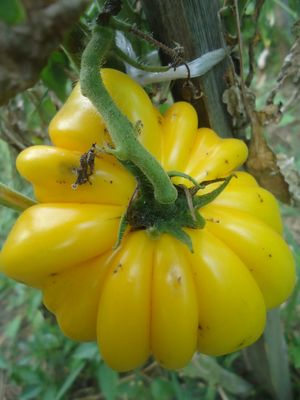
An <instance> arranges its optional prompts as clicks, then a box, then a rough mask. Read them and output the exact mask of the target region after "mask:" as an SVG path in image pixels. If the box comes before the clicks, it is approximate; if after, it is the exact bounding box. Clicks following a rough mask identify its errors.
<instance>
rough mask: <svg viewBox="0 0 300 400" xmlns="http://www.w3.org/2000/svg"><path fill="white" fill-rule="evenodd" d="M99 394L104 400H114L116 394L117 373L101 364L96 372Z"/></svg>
mask: <svg viewBox="0 0 300 400" xmlns="http://www.w3.org/2000/svg"><path fill="white" fill-rule="evenodd" d="M97 378H98V383H99V386H100V389H101V393H102V394H103V395H104V398H105V399H106V400H114V399H115V398H116V394H117V383H118V373H117V372H116V371H114V370H112V369H111V368H109V367H108V366H107V365H106V364H104V363H101V364H100V367H99V370H98V371H97Z"/></svg>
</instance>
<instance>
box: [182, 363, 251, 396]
mask: <svg viewBox="0 0 300 400" xmlns="http://www.w3.org/2000/svg"><path fill="white" fill-rule="evenodd" d="M180 374H181V375H183V376H184V377H189V378H202V379H203V380H205V381H206V382H207V383H209V385H219V386H221V387H223V388H224V389H225V390H226V391H227V392H229V393H231V394H234V395H236V396H245V395H249V394H250V393H251V392H252V390H253V387H252V385H250V383H248V382H247V381H245V380H244V379H243V378H241V377H240V376H238V375H236V374H234V373H233V372H230V371H227V370H226V369H225V368H223V367H222V366H221V365H219V364H218V362H217V361H216V360H215V359H214V358H212V357H209V356H204V355H201V356H200V355H197V356H195V357H194V359H193V361H192V362H191V363H190V364H189V365H188V366H187V367H186V368H184V369H183V370H182V371H181V373H180Z"/></svg>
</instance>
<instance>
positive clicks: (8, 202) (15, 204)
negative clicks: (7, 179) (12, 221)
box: [0, 183, 36, 211]
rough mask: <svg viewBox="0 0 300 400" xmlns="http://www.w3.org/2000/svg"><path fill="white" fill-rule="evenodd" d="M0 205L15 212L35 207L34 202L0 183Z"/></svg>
mask: <svg viewBox="0 0 300 400" xmlns="http://www.w3.org/2000/svg"><path fill="white" fill-rule="evenodd" d="M0 204H1V205H2V206H5V207H9V208H13V209H14V210H17V211H24V210H26V208H28V207H31V206H33V205H35V204H36V202H35V201H34V200H31V199H30V198H29V197H27V196H24V195H23V194H21V193H19V192H17V191H15V190H13V189H11V188H9V187H8V186H6V185H4V184H3V183H0Z"/></svg>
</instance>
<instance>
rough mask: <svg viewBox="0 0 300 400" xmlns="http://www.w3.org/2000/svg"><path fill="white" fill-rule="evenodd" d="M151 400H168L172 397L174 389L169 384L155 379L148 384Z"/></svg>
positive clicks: (160, 379) (163, 380)
mask: <svg viewBox="0 0 300 400" xmlns="http://www.w3.org/2000/svg"><path fill="white" fill-rule="evenodd" d="M150 390H151V395H152V398H153V400H169V399H172V398H173V397H174V389H173V385H172V383H171V382H169V381H167V380H165V379H162V378H156V379H154V380H153V381H152V382H151V384H150Z"/></svg>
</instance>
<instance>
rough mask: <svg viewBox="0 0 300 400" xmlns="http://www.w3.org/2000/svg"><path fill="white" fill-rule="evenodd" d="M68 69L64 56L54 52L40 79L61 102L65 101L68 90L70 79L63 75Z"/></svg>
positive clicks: (69, 88)
mask: <svg viewBox="0 0 300 400" xmlns="http://www.w3.org/2000/svg"><path fill="white" fill-rule="evenodd" d="M67 67H68V60H67V58H66V56H65V55H64V54H63V53H62V52H60V51H55V52H54V53H52V55H51V57H50V59H49V60H48V64H47V65H46V67H45V68H44V69H43V71H42V73H41V78H42V80H43V82H44V84H45V85H46V86H47V87H48V88H49V89H51V90H53V92H54V93H55V94H56V95H57V97H59V99H60V100H61V101H63V102H64V101H65V100H66V98H67V96H68V94H69V92H70V90H71V86H70V85H71V83H70V79H69V78H68V77H67V75H66V73H65V69H66V68H67Z"/></svg>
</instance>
